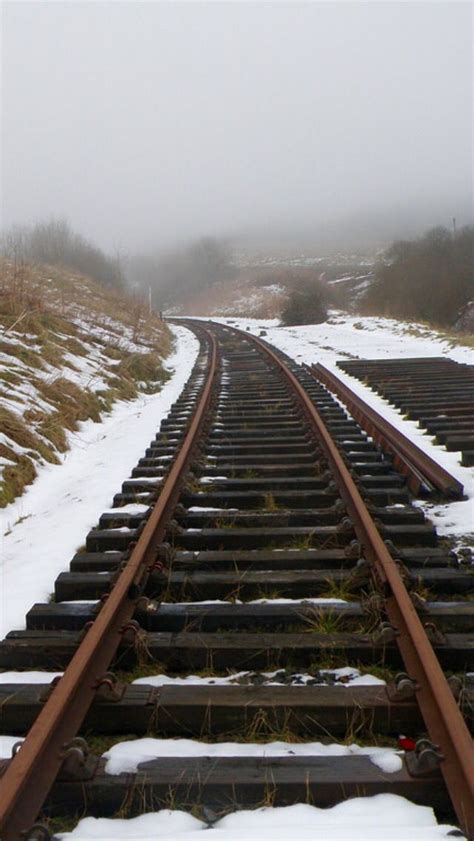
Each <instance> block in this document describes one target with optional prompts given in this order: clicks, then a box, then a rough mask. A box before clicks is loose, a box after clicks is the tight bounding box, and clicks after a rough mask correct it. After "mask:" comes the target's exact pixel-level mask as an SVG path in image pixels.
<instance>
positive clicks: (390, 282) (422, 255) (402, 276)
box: [361, 227, 474, 326]
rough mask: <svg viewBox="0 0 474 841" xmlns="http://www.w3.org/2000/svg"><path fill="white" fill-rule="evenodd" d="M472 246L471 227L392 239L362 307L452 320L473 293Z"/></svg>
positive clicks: (433, 320) (446, 323)
mask: <svg viewBox="0 0 474 841" xmlns="http://www.w3.org/2000/svg"><path fill="white" fill-rule="evenodd" d="M473 247H474V228H472V227H465V228H462V229H460V230H459V231H458V232H456V233H454V232H453V233H451V232H450V231H448V230H447V229H446V228H442V227H439V228H433V229H432V230H430V231H428V232H427V233H426V234H424V236H422V237H419V238H418V239H414V240H399V241H397V242H394V243H393V245H392V246H391V247H390V248H389V249H388V251H387V252H386V254H385V256H384V259H383V261H382V262H381V263H380V264H379V265H378V266H377V268H376V273H375V281H374V282H373V284H372V285H371V286H370V288H369V289H368V290H367V292H366V294H365V296H364V298H363V301H362V304H361V306H362V309H363V311H364V312H367V313H377V314H384V315H389V316H394V317H396V318H413V319H419V320H422V321H429V322H431V323H433V324H436V325H440V326H450V325H452V324H453V323H454V322H455V321H456V318H457V316H458V314H459V311H460V310H461V309H462V308H463V307H465V305H466V304H467V303H468V302H469V301H470V300H473V298H474V271H473V268H474V264H473V254H474V251H473Z"/></svg>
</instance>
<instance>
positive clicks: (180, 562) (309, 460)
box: [0, 321, 474, 841]
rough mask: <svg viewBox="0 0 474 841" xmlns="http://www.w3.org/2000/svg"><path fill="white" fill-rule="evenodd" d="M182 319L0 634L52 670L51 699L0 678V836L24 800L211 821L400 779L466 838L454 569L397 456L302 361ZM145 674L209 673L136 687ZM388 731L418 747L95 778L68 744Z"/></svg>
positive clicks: (468, 652)
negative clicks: (123, 473) (157, 382)
mask: <svg viewBox="0 0 474 841" xmlns="http://www.w3.org/2000/svg"><path fill="white" fill-rule="evenodd" d="M180 323H185V324H186V326H189V327H190V328H191V329H192V330H194V331H195V332H196V333H197V335H198V337H199V338H200V341H201V352H200V355H199V357H198V360H197V362H196V365H195V368H194V370H193V373H192V375H191V377H190V380H189V382H188V385H187V386H186V388H185V390H184V391H183V394H182V395H181V397H180V398H179V400H178V401H177V403H176V404H175V406H174V408H173V410H172V412H171V414H170V416H169V417H168V419H166V420H165V421H163V422H162V425H161V429H160V432H159V433H158V434H157V436H156V440H155V441H154V442H152V444H151V446H150V447H149V448H148V450H147V451H146V454H145V457H144V458H143V459H141V460H140V462H139V464H138V465H137V467H136V468H135V469H134V471H133V474H132V478H131V479H129V480H127V481H125V482H124V485H123V487H122V491H121V493H119V494H117V496H116V497H115V499H114V507H115V508H116V513H115V512H113V513H107V514H104V515H102V517H101V518H100V521H99V525H98V527H97V528H96V529H93V530H92V531H91V532H90V533H89V535H88V537H87V544H86V550H85V551H81V552H79V553H78V554H77V555H76V556H75V557H74V558H73V560H72V561H71V565H70V571H69V572H68V573H63V574H61V575H60V576H59V577H58V579H57V581H56V585H55V601H54V602H52V603H49V604H44V605H35V606H33V608H32V609H31V611H30V612H29V613H28V615H27V628H26V630H25V631H13V632H11V633H10V634H9V635H8V636H7V638H6V639H5V640H4V641H3V642H2V643H0V668H2V669H4V670H6V669H32V668H36V669H38V668H40V669H45V670H51V671H52V670H63V669H65V671H64V675H63V677H61V678H60V679H59V681H57V682H56V684H55V685H54V686H53V687H52V688H50V687H47V689H46V691H45V687H44V686H41V685H40V686H37V685H36V686H35V685H33V684H30V685H28V684H16V685H9V684H0V704H1V709H2V720H3V723H2V731H3V732H8V733H15V734H18V735H19V736H21V735H23V734H25V733H26V732H28V731H29V733H28V738H27V739H26V741H25V742H24V743H23V745H22V746H21V747H20V749H19V750H18V751H17V752H16V755H15V756H14V758H13V759H12V760H11V761H7V762H5V763H3V768H2V770H3V775H2V778H1V781H0V786H1V792H2V796H1V803H0V827H1V838H2V839H3V841H17V839H20V838H25V837H30V838H41V837H47V836H46V835H45V834H44V833H45V830H44V829H43V828H42V827H40V826H36V827H34V826H33V825H34V821H35V820H36V818H37V816H38V814H39V813H40V812H41V811H42V814H43V815H44V816H46V817H47V816H49V815H67V814H73V815H74V814H80V813H81V812H83V811H84V809H87V811H88V812H89V813H90V814H97V815H101V814H103V815H111V814H114V813H116V812H117V811H118V810H119V809H120V808H123V804H124V803H126V805H127V810H128V812H127V813H128V814H136V813H138V812H140V811H147V810H152V809H156V808H159V807H160V806H162V805H163V804H166V803H169V796H170V792H172V795H173V802H174V803H178V804H179V805H180V806H182V807H183V808H190V807H191V806H194V807H195V806H196V804H197V803H200V804H202V805H204V806H207V807H208V808H212V809H213V810H214V811H215V812H216V813H219V812H220V811H223V810H226V809H229V808H238V807H242V806H249V805H257V804H258V803H261V802H263V800H264V799H265V798H268V796H269V791H270V790H271V797H272V802H275V803H280V804H286V803H293V802H300V801H304V802H312V803H315V804H316V805H321V806H328V805H332V804H334V803H336V802H338V801H340V800H341V799H345V798H346V797H348V796H355V795H362V794H366V795H370V794H374V793H379V792H381V791H390V792H394V793H399V794H403V795H405V796H408V797H409V798H410V799H412V800H414V801H415V802H418V803H424V804H428V805H432V806H433V807H434V808H435V809H436V810H437V812H438V814H439V815H440V816H441V817H447V818H450V817H452V816H453V814H455V815H456V817H457V821H458V823H459V825H460V826H461V827H462V829H463V831H465V832H466V833H467V834H468V835H469V836H470V835H472V833H473V832H474V788H473V787H474V753H473V746H472V735H471V733H472V724H473V722H472V702H473V700H474V691H473V688H472V686H470V685H469V683H468V681H467V679H466V674H467V673H468V672H470V671H473V647H474V646H473V637H472V629H473V615H474V603H473V602H472V601H470V600H469V598H468V596H469V593H470V592H472V574H471V568H470V567H468V566H467V565H466V566H460V565H459V564H458V562H457V559H456V558H455V557H454V555H453V554H452V553H451V552H450V551H449V549H448V548H446V547H445V546H444V545H443V543H442V542H439V541H438V540H437V537H436V533H435V531H434V529H433V527H432V525H431V524H430V523H429V522H427V521H426V520H425V519H424V516H423V514H422V512H421V511H420V509H417V508H414V507H413V506H412V505H411V504H410V494H409V489H408V487H407V479H406V475H407V474H406V471H405V470H403V472H402V473H399V472H397V470H396V469H395V466H396V464H397V463H398V461H397V457H396V454H395V455H394V453H393V451H392V452H389V451H387V453H384V452H382V451H381V449H380V448H379V447H377V445H376V444H375V443H374V442H373V441H372V440H371V439H370V438H368V437H367V434H366V433H365V432H364V431H363V429H361V425H359V423H357V421H356V420H355V419H354V418H352V417H351V416H349V415H348V414H347V413H346V412H345V410H344V409H343V408H342V407H341V405H340V403H339V402H338V401H337V400H335V399H334V397H333V396H332V394H331V392H330V391H329V390H327V389H326V388H325V387H324V385H322V384H321V383H320V382H317V381H316V380H315V379H314V377H313V376H312V375H311V373H310V372H309V371H307V370H305V369H303V368H301V367H300V366H298V365H296V363H294V362H292V361H291V360H289V359H288V358H286V357H284V355H283V354H281V353H279V352H277V351H275V350H274V349H273V348H271V347H269V346H268V345H267V344H266V343H264V342H263V341H261V340H260V339H257V338H256V337H254V336H250V335H249V334H246V333H242V332H241V331H237V330H235V329H233V328H229V327H223V326H218V325H215V324H204V323H202V322H194V321H193V322H190V321H185V322H183V321H181V322H180ZM333 390H334V389H333ZM353 410H354V414H356V411H355V408H354V409H353ZM372 420H373V419H372ZM359 421H360V423H361V424H362V425H363V423H362V419H361V418H360V417H359ZM374 437H375V436H374ZM392 447H393V444H392ZM398 464H399V463H398ZM410 464H411V466H412V468H413V469H414V471H415V474H416V475H417V476H418V478H420V477H421V480H420V481H421V484H420V485H419V487H421V485H423V477H424V474H423V470H425V473H426V470H427V467H426V462H425V463H424V464H422V463H420V462H417V456H416V454H414V453H413V452H412V451H411V452H410ZM399 466H400V465H399ZM403 474H405V475H403ZM426 478H427V481H428V480H429V481H430V482H431V481H432V478H433V477H432V476H431V478H429V477H426ZM443 479H444V480H446V481H447V483H448V485H449V480H448V479H446V477H443ZM409 481H410V480H409ZM423 486H424V487H426V485H423ZM452 492H453V491H452V488H451V491H450V493H452ZM460 492H461V491H460V489H459V487H458V488H457V489H456V493H458V494H459V493H460ZM335 594H336V595H337V596H339V598H340V599H341V597H342V598H343V599H344V600H343V601H341V600H340V601H334V596H335ZM275 596H276V597H275ZM318 598H319V601H316V599H318ZM78 599H79V600H85V601H84V602H83V603H82V602H79V603H77V600H78ZM262 600H263V601H262ZM338 665H339V666H341V665H344V666H345V665H350V666H353V667H357V668H359V669H360V670H362V671H366V672H370V671H371V669H372V670H374V669H379V670H380V669H381V668H383V669H384V672H383V674H384V676H385V677H386V679H387V684H386V685H368V686H353V687H351V686H350V685H349V686H347V687H341V686H338V685H337V673H336V672H335V671H334V668H335V667H337V666H338ZM110 668H112V669H114V673H112V674H111V673H109V669H110ZM160 669H161V670H162V671H164V672H166V674H167V675H169V676H173V675H181V676H183V675H186V674H189V673H195V672H196V671H199V670H201V672H202V671H203V670H204V674H202V677H203V678H204V676H205V675H207V677H208V680H207V681H206V680H204V679H203V680H201V682H200V683H198V682H195V683H192V684H190V685H181V684H180V683H178V682H176V683H168V684H166V685H162V686H160V687H158V688H157V687H153V686H152V685H151V683H150V685H147V684H146V683H145V684H143V683H140V684H134V683H133V682H132V679H133V678H136V677H137V675H139V674H140V672H141V673H142V674H144V675H145V676H146V675H150V674H152V673H153V670H154V671H155V672H159V671H160ZM232 672H238V673H239V677H238V678H237V679H236V680H235V681H234V683H232V678H230V679H229V681H228V682H227V683H226V682H219V681H217V682H216V683H209V680H212V679H213V678H214V677H219V676H223V675H225V674H228V673H232ZM275 672H277V675H276V678H275V676H273V677H272V674H273V675H274V673H275ZM302 674H303V675H304V677H303V678H302V677H301V675H302ZM269 675H270V676H269ZM448 678H449V680H448ZM302 682H303V683H305V684H306V685H303V686H302V685H301V683H302ZM400 732H409V733H410V734H412V735H413V736H414V737H415V741H417V746H416V749H415V750H414V751H410V752H409V753H406V754H405V755H404V757H403V762H402V763H401V767H400V769H399V770H398V771H395V772H393V773H387V772H385V771H383V770H382V769H381V768H379V767H378V766H377V765H375V764H374V763H373V762H372V761H371V760H370V758H369V757H367V756H363V755H360V754H359V755H353V756H344V757H334V756H324V755H315V756H314V757H313V756H305V757H301V756H290V755H284V756H279V757H277V758H274V757H270V756H269V757H262V756H259V757H255V756H248V757H246V756H240V757H239V758H238V759H237V758H235V757H233V758H232V757H226V756H220V757H218V758H217V759H216V758H214V759H212V760H211V759H210V758H209V757H206V756H202V757H194V758H192V759H190V758H186V757H184V758H172V757H167V756H165V757H162V758H161V759H159V760H154V761H152V762H150V763H147V765H146V768H145V766H142V767H140V768H138V769H137V771H136V772H135V773H126V774H125V773H122V774H118V775H111V774H108V773H107V772H106V770H105V762H104V760H103V759H101V758H100V756H99V755H96V753H95V752H94V750H93V749H92V750H91V748H90V745H88V744H87V743H86V742H85V741H83V739H81V738H79V739H78V734H81V736H86V737H87V738H88V739H89V742H90V743H91V744H92V748H93V746H94V745H93V743H94V739H97V736H98V735H102V737H104V736H106V737H107V738H109V739H110V741H111V743H112V742H113V741H114V738H113V737H116V738H117V739H118V738H120V737H121V736H123V735H124V734H132V735H133V736H135V737H136V738H137V737H140V736H143V735H145V734H151V735H154V736H157V737H160V738H175V737H181V738H197V737H198V738H199V737H200V738H201V739H204V740H212V741H215V742H218V741H223V740H225V739H227V740H229V738H233V741H242V742H246V741H247V742H250V741H255V739H257V738H258V739H260V740H265V739H267V740H269V741H270V740H271V739H272V737H273V738H275V734H280V736H281V734H282V733H285V734H286V737H285V740H286V741H291V740H292V739H294V740H295V741H296V740H303V741H314V740H316V739H317V740H319V741H323V742H328V741H329V742H335V741H345V742H347V741H348V740H349V739H350V737H352V738H357V739H359V740H362V741H365V742H374V741H375V742H377V741H380V740H382V743H386V742H387V740H388V743H389V744H396V742H392V741H391V740H393V739H394V738H396V736H397V734H399V733H400ZM32 826H33V829H31V827H32ZM28 832H29V833H30V834H29V835H28ZM25 833H26V834H25ZM35 833H36V834H35ZM41 833H43V835H41Z"/></svg>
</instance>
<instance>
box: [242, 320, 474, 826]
mask: <svg viewBox="0 0 474 841" xmlns="http://www.w3.org/2000/svg"><path fill="white" fill-rule="evenodd" d="M226 329H233V330H235V329H236V328H229V327H227V328H226ZM238 332H241V333H243V331H238ZM243 335H245V336H246V338H247V339H250V340H251V341H252V342H254V344H256V345H257V346H258V347H259V348H260V349H261V350H262V351H263V352H264V353H265V354H266V355H267V356H268V357H269V358H271V359H272V361H273V362H274V364H275V365H276V366H277V367H278V368H279V369H280V371H281V372H282V374H283V376H284V377H285V378H286V379H287V381H288V382H289V383H290V384H291V387H292V389H293V390H294V393H295V394H296V395H298V398H299V401H300V403H301V406H302V408H303V409H304V412H305V413H306V415H307V417H308V418H309V420H310V422H311V423H312V424H313V426H314V428H315V430H316V432H317V435H318V437H319V439H320V442H321V444H322V446H323V448H324V450H325V452H326V455H327V458H328V461H329V463H330V465H331V469H332V471H333V474H334V478H335V481H336V483H337V485H338V487H339V491H340V493H341V496H342V498H343V499H344V500H345V502H346V504H347V508H348V511H349V513H350V515H351V518H352V520H353V523H354V528H355V531H356V533H357V536H358V539H359V542H360V544H361V548H362V551H363V555H364V557H366V558H367V559H368V560H369V561H370V562H371V563H372V565H373V574H374V577H375V579H376V581H377V583H378V584H379V586H381V588H382V591H383V592H384V598H385V608H386V612H387V615H388V617H389V619H390V622H391V625H392V628H393V633H394V635H395V638H396V642H397V645H398V647H399V650H400V653H401V656H402V658H403V661H404V664H405V667H406V670H407V673H408V675H409V676H410V678H411V679H412V680H413V681H414V685H415V687H416V697H417V700H418V703H419V706H420V709H421V712H422V715H423V718H424V721H425V724H426V727H427V730H428V733H429V735H430V740H431V743H432V746H430V747H428V748H427V750H428V751H434V752H436V753H438V755H439V758H440V760H441V761H440V768H441V771H442V773H443V776H444V779H445V782H446V785H447V788H448V791H449V794H450V797H451V800H452V803H453V806H454V809H455V811H456V815H457V817H458V820H459V823H460V826H461V827H462V829H463V830H464V831H465V832H466V833H467V835H468V837H469V838H471V837H472V836H474V744H473V739H472V737H471V734H470V733H469V730H468V728H467V726H466V723H465V721H464V719H463V717H462V715H461V712H460V710H459V707H458V705H457V702H456V700H455V697H454V695H453V692H452V690H451V688H450V686H449V684H448V681H447V679H446V677H445V675H444V673H443V670H442V668H441V666H440V663H439V661H438V658H437V657H436V655H435V653H434V651H433V648H432V645H431V643H430V641H429V639H428V636H427V634H426V631H425V629H424V627H423V625H422V623H421V621H420V618H419V616H418V614H417V612H416V610H415V607H414V605H413V602H412V600H411V598H410V596H409V594H408V591H407V589H406V587H405V584H404V582H403V579H402V577H401V575H400V572H399V569H398V567H397V564H396V563H395V560H394V559H393V558H392V556H391V554H390V552H389V550H388V548H387V546H386V545H385V542H384V541H383V540H382V537H381V536H380V534H379V531H378V529H377V527H376V525H375V523H374V521H373V519H372V517H371V515H370V513H369V511H368V510H367V507H366V505H365V503H364V500H363V499H362V497H361V495H360V493H359V490H358V488H357V486H356V484H355V483H354V480H353V478H352V476H351V474H350V472H349V470H348V468H347V467H346V465H345V463H344V460H343V458H342V456H341V454H340V453H339V450H338V448H337V446H336V445H335V443H334V441H333V439H332V438H331V435H330V434H329V432H328V429H327V427H326V425H325V423H324V421H323V419H322V417H321V415H320V414H319V412H318V411H317V409H316V408H315V406H314V405H313V403H312V401H311V400H310V398H309V396H308V395H307V394H306V392H305V390H304V388H303V386H302V385H301V383H300V382H298V379H297V378H296V376H295V375H294V374H293V373H292V372H291V371H290V369H289V367H288V365H287V364H286V363H285V361H284V360H283V359H282V357H281V356H280V355H279V354H278V353H277V352H275V351H274V350H273V349H272V348H271V347H270V346H269V345H268V344H267V343H266V342H264V341H262V340H261V339H259V338H257V337H256V336H253V335H250V334H249V333H247V332H246V333H243ZM427 759H428V757H427Z"/></svg>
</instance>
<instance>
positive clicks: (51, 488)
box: [0, 327, 199, 638]
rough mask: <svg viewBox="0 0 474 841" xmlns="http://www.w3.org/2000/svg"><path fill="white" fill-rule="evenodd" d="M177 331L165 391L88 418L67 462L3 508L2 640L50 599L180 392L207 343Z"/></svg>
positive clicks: (44, 470)
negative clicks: (33, 608) (97, 417)
mask: <svg viewBox="0 0 474 841" xmlns="http://www.w3.org/2000/svg"><path fill="white" fill-rule="evenodd" d="M171 329H172V330H173V333H174V334H175V336H176V339H177V349H176V351H175V353H173V354H172V356H170V357H169V358H168V360H167V362H166V366H167V368H168V370H173V371H174V374H173V375H172V377H171V378H170V380H168V382H167V383H166V384H165V385H164V386H163V388H162V389H161V391H160V392H158V393H157V394H152V395H143V396H142V397H140V398H139V399H138V400H134V401H131V402H120V403H117V404H116V405H115V407H114V409H113V410H112V412H111V413H110V415H108V416H106V417H104V419H103V421H102V423H94V422H93V421H86V422H85V423H82V424H81V428H80V431H79V432H77V433H75V434H73V435H72V437H71V449H70V450H69V451H68V452H66V453H65V454H64V456H63V461H62V464H61V465H60V466H56V465H50V464H45V465H43V466H41V468H39V470H38V478H37V479H36V481H35V482H34V484H33V485H31V486H30V487H29V488H28V490H27V491H26V492H25V493H24V494H23V496H21V497H20V498H19V499H18V500H16V501H15V502H13V503H12V504H11V505H8V506H7V507H6V508H4V509H2V510H0V539H1V543H2V551H1V558H0V578H1V584H2V601H1V603H0V638H3V636H4V635H5V634H6V633H7V632H8V631H10V630H12V629H13V628H16V629H18V628H23V627H24V626H25V613H26V612H27V611H28V610H29V609H30V607H31V606H32V605H33V604H34V602H38V601H40V602H44V601H47V599H48V596H49V594H50V593H51V590H52V588H53V586H54V580H55V578H56V576H57V575H58V574H59V573H60V572H62V571H63V570H65V569H67V568H68V565H69V561H70V560H71V558H72V556H73V555H74V552H75V551H76V549H77V548H78V547H79V546H81V545H82V544H83V543H84V540H85V537H86V535H87V532H88V531H89V529H90V528H91V527H92V526H94V525H95V524H96V523H97V521H98V518H99V516H100V514H101V513H102V511H103V510H104V509H106V508H108V506H109V505H110V501H111V497H112V496H113V495H114V494H115V493H118V491H119V490H120V487H121V484H122V482H123V481H124V479H125V478H126V476H128V475H129V473H130V471H131V469H132V468H133V467H134V466H135V464H136V462H137V461H138V459H139V458H140V457H141V456H142V455H143V452H144V450H145V448H146V447H147V446H148V443H149V441H150V440H151V439H152V438H154V436H155V434H156V432H157V431H158V428H159V426H160V422H161V420H162V419H163V418H164V417H165V416H166V415H167V414H168V412H169V410H170V407H171V405H172V403H174V402H175V401H176V400H177V398H178V397H179V395H180V393H181V390H182V388H183V386H184V384H185V382H186V380H187V379H188V377H189V375H190V373H191V369H192V366H193V364H194V361H195V359H196V356H197V352H198V348H199V344H198V341H197V339H196V338H195V337H194V335H193V334H192V333H191V332H190V331H189V330H186V329H185V328H183V327H177V328H174V327H171Z"/></svg>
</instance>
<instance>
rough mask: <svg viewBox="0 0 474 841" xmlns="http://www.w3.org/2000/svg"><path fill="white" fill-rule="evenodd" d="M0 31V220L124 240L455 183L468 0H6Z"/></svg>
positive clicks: (464, 103) (466, 167) (318, 214)
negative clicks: (56, 224)
mask: <svg viewBox="0 0 474 841" xmlns="http://www.w3.org/2000/svg"><path fill="white" fill-rule="evenodd" d="M2 42H3V43H2V59H3V62H2V65H3V67H2V69H3V101H2V111H1V115H2V137H3V147H2V165H3V176H2V223H3V225H10V224H11V223H14V222H30V221H36V220H38V219H45V218H49V217H50V216H51V215H55V216H65V217H67V218H68V219H69V220H70V222H71V223H72V225H73V226H74V227H75V228H77V229H78V230H79V231H81V232H82V233H84V234H86V235H87V236H90V237H92V238H93V239H95V240H96V241H98V242H99V243H101V244H102V245H103V246H105V247H106V248H112V247H119V248H121V249H124V250H133V249H136V248H141V247H143V246H146V247H150V246H155V245H156V246H160V245H162V244H166V243H171V242H174V241H176V240H179V239H182V238H183V237H188V236H189V237H191V236H192V237H195V236H201V235H207V234H216V235H220V234H224V235H231V234H233V233H239V232H241V231H247V230H251V229H253V228H257V229H258V230H262V231H267V230H270V229H271V228H275V229H278V230H284V229H285V227H293V228H294V227H298V225H302V226H304V225H306V226H308V225H309V226H311V225H313V224H314V225H317V224H319V223H321V222H322V221H324V220H331V219H337V218H338V217H342V216H350V215H351V214H355V216H354V218H356V216H357V214H359V213H364V212H365V211H367V210H369V211H370V210H373V209H375V210H377V209H379V208H381V209H384V208H388V209H392V210H393V209H396V208H406V207H410V206H415V205H418V204H420V203H421V204H424V205H426V206H427V207H430V208H431V209H432V210H433V208H435V209H436V213H437V212H438V208H439V214H440V221H444V222H445V223H449V221H450V217H451V215H455V214H459V213H461V214H462V212H465V208H466V206H468V203H469V200H470V198H471V194H472V169H471V149H472V76H471V73H472V70H471V50H472V25H471V5H470V4H469V3H457V2H441V3H431V2H422V3H412V2H399V3H391V2H369V3H359V2H351V3H342V2H341V3H339V2H313V3H299V2H292V3H276V2H274V3H271V2H266V3H250V2H241V3H225V2H221V3H215V2H214V3H199V2H195V3H180V2H173V3H159V2H67V0H65V1H64V2H48V3H44V2H41V0H39V1H38V0H36V2H34V3H28V2H25V3H23V2H5V3H4V4H3V21H2ZM445 216H446V218H445Z"/></svg>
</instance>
